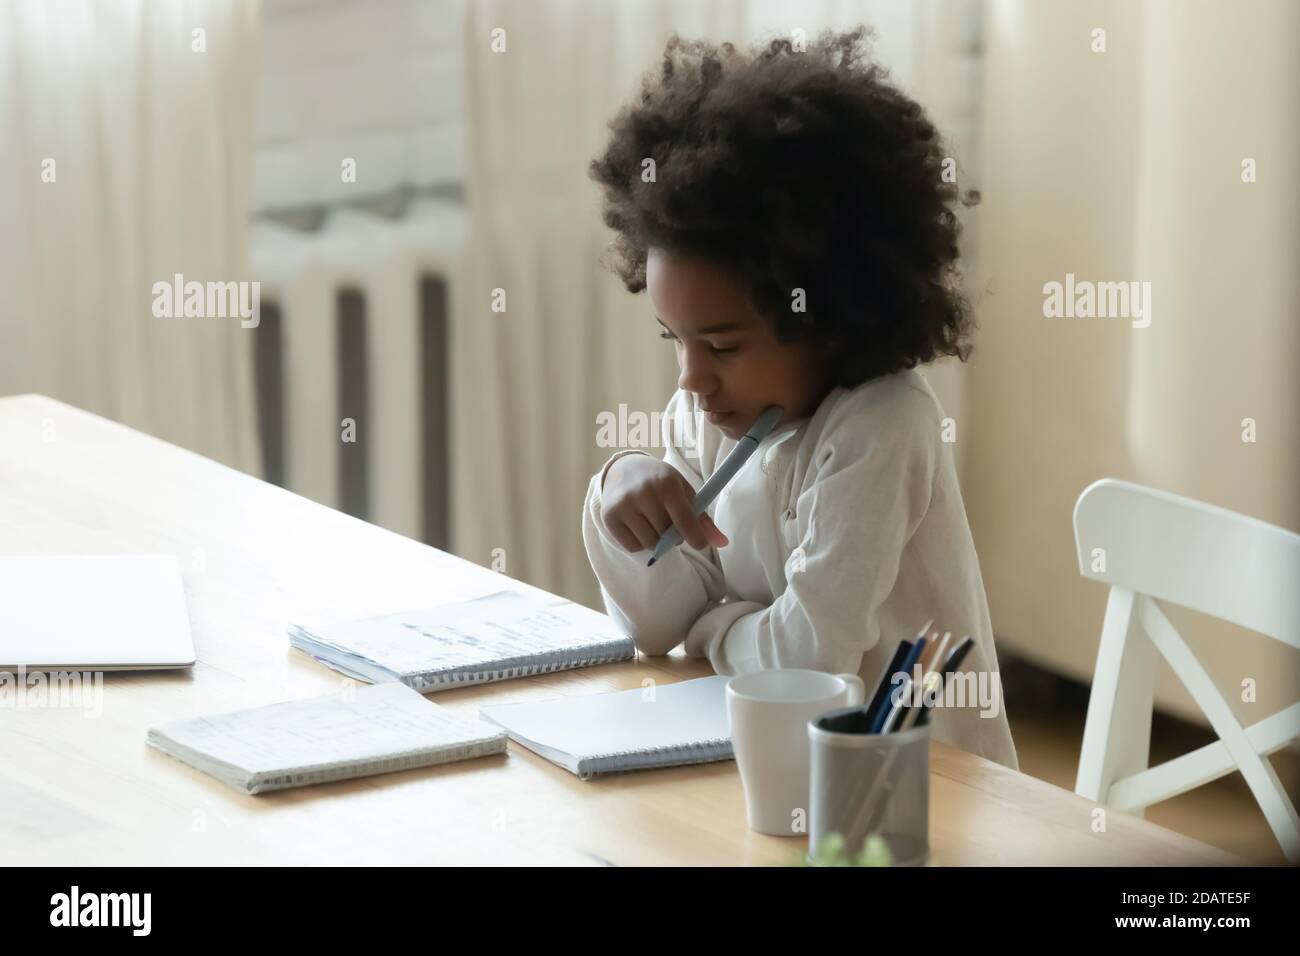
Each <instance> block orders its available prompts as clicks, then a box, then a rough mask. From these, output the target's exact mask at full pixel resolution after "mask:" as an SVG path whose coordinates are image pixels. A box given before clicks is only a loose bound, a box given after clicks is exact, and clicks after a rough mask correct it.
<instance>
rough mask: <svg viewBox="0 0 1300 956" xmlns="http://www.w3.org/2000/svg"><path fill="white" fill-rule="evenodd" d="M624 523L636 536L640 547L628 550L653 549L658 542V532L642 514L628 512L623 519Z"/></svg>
mask: <svg viewBox="0 0 1300 956" xmlns="http://www.w3.org/2000/svg"><path fill="white" fill-rule="evenodd" d="M623 523H624V525H626V526H627V529H628V530H629V531H631V532H632V534H633V535H634V536H635V537H636V540H637V542H638V544H639V545H640V547H637V548H629V549H628V550H629V551H641V550H650V549H653V548H654V546H655V545H656V544H658V543H659V532H658V531H656V530H655V529H654V525H652V524H651V523H650V522H649V521H648V520H646V518H645V516H644V515H639V514H630V515H628V516H627V517H626V518H624V519H623Z"/></svg>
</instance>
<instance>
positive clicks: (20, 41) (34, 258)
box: [0, 0, 260, 471]
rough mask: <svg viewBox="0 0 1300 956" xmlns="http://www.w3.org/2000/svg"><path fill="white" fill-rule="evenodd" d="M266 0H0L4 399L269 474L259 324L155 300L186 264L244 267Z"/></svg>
mask: <svg viewBox="0 0 1300 956" xmlns="http://www.w3.org/2000/svg"><path fill="white" fill-rule="evenodd" d="M257 13H258V7H257V3H256V0H175V2H166V3H158V2H146V0H112V2H92V0H7V2H5V3H3V4H0V143H2V144H3V148H2V149H0V394H14V393H17V392H39V393H42V394H45V395H49V396H51V397H54V398H57V399H60V400H61V401H65V402H68V403H70V404H73V405H77V406H79V407H82V408H86V409H89V410H90V411H93V412H96V413H98V414H101V415H105V416H107V417H109V418H112V419H115V420H118V421H121V422H124V423H126V424H128V425H130V426H132V427H135V428H139V429H141V430H143V431H146V432H149V433H150V434H154V435H157V436H159V437H161V438H164V439H166V440H168V441H172V442H175V443H177V444H180V445H183V446H185V447H187V448H191V449H193V450H195V451H198V452H200V453H202V454H205V455H209V456H211V457H213V458H216V459H218V460H219V461H222V462H225V463H226V464H229V465H232V466H234V467H236V468H240V469H242V470H245V471H257V470H259V469H260V455H259V452H258V446H257V442H256V432H255V430H254V411H253V390H252V377H251V363H250V360H249V355H250V348H251V343H252V336H253V335H255V334H256V332H255V331H254V330H252V329H244V328H241V325H240V322H239V321H238V320H237V319H233V320H232V319H197V318H193V319H160V318H155V317H154V315H153V311H152V304H153V293H152V287H153V284H154V283H155V282H159V281H171V279H172V277H173V276H174V275H175V274H176V273H181V274H182V275H184V277H185V278H186V280H197V281H200V282H208V281H221V282H227V281H240V280H245V279H247V278H248V277H247V275H246V274H245V272H244V269H245V244H246V233H247V218H248V187H249V164H250V137H251V132H252V125H253V96H254V84H255V83H256V73H257V69H256V67H257V52H256V51H257V48H258V31H257ZM196 30H201V31H203V33H202V34H201V35H200V34H196V33H195V31H196ZM199 46H202V47H204V49H203V50H201V51H200V50H197V49H196V47H199Z"/></svg>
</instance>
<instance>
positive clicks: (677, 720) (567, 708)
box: [478, 675, 732, 780]
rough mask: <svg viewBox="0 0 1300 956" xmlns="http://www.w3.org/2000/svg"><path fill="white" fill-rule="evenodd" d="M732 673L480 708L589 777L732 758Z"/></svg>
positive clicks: (526, 742)
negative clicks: (729, 688)
mask: <svg viewBox="0 0 1300 956" xmlns="http://www.w3.org/2000/svg"><path fill="white" fill-rule="evenodd" d="M728 680H730V678H729V677H726V676H725V675H715V676H713V677H701V678H699V679H697V680H687V681H679V682H677V683H675V684H662V685H659V686H653V687H638V688H635V689H633V690H624V691H618V692H616V693H612V694H591V695H588V696H585V697H561V698H558V699H554V700H543V701H536V702H526V703H521V704H492V705H489V706H486V707H480V708H479V711H478V713H479V716H480V717H481V718H483V720H486V721H488V722H490V723H493V724H497V725H498V726H500V727H503V728H504V729H505V731H506V733H508V734H509V735H510V739H511V740H513V741H515V742H516V743H518V744H521V745H523V746H524V747H527V748H528V749H529V750H531V751H533V752H534V753H536V754H538V755H540V756H542V757H545V758H546V759H547V760H549V761H551V762H552V763H555V764H558V765H559V766H561V767H564V768H565V769H566V770H569V771H571V772H573V773H575V774H577V775H578V777H579V778H580V779H582V780H589V779H590V778H591V777H593V776H595V775H597V774H604V773H622V772H623V771H627V770H648V769H650V768H653V767H674V766H678V765H680V764H688V763H708V762H710V761H714V760H730V759H731V757H732V753H731V729H730V726H729V724H728V722H727V697H726V691H727V681H728Z"/></svg>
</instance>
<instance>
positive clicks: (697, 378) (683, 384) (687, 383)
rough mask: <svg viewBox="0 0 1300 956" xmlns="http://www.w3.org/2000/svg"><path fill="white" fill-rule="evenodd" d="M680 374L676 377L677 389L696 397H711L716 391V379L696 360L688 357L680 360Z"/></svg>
mask: <svg viewBox="0 0 1300 956" xmlns="http://www.w3.org/2000/svg"><path fill="white" fill-rule="evenodd" d="M681 367H682V374H681V375H679V376H678V377H677V387H678V388H681V389H684V390H685V391H688V392H695V393H696V394H697V395H711V394H712V393H713V392H715V391H717V387H718V378H717V376H716V375H714V374H713V373H712V372H711V371H709V369H708V368H707V367H706V366H705V364H704V363H703V362H701V361H700V360H699V359H697V358H694V359H693V358H691V357H690V356H689V355H687V356H685V357H684V358H683V359H682V360H681Z"/></svg>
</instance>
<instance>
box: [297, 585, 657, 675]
mask: <svg viewBox="0 0 1300 956" xmlns="http://www.w3.org/2000/svg"><path fill="white" fill-rule="evenodd" d="M289 643H290V644H292V645H293V646H294V647H297V648H300V649H301V650H303V651H306V652H307V653H308V654H311V655H312V656H313V657H315V658H316V659H317V660H318V661H320V662H321V663H322V664H326V665H328V666H329V667H332V668H334V669H335V670H337V671H339V672H341V673H343V674H347V675H348V676H350V677H355V678H357V679H359V680H367V681H373V682H375V683H380V682H383V681H389V680H398V681H401V682H402V683H404V684H407V685H408V686H410V687H413V688H415V689H416V690H418V691H420V692H421V693H429V692H431V691H436V690H442V689H444V688H447V687H456V686H460V685H464V684H480V683H487V682H490V681H499V680H507V679H509V678H512V677H527V676H528V675H530V674H544V673H548V672H550V671H559V670H567V669H569V668H573V667H586V666H589V665H591V664H602V663H605V662H607V661H625V660H631V659H632V658H633V657H635V656H636V645H635V644H634V643H633V642H632V639H631V638H630V637H628V636H627V635H626V634H624V633H623V632H622V631H620V630H619V629H618V628H617V627H616V626H615V625H614V623H613V622H612V621H611V620H610V619H609V618H607V617H606V616H605V615H604V614H598V613H597V612H595V611H593V610H591V609H589V608H585V607H582V606H581V605H579V604H574V603H572V602H569V601H563V600H557V601H556V602H553V603H542V602H541V601H539V600H537V599H536V598H532V597H527V596H525V595H522V594H518V593H516V592H514V591H499V592H497V593H495V594H489V595H487V596H486V597H481V598H476V599H474V600H472V601H460V602H457V603H455V604H440V605H437V606H434V607H430V608H423V609H420V610H415V611H403V612H401V613H398V614H387V615H384V616H382V617H373V618H366V619H363V620H360V621H351V622H347V623H342V624H328V625H323V626H314V627H302V626H299V625H296V624H295V625H291V626H290V628H289Z"/></svg>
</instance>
